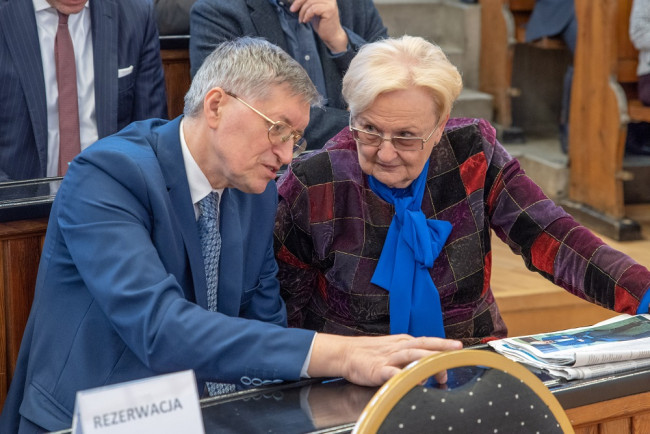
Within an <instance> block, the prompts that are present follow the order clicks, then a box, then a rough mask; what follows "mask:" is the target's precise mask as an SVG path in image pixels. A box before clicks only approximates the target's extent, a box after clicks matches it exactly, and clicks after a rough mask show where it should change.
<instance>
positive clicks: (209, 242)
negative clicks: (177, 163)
mask: <svg viewBox="0 0 650 434" xmlns="http://www.w3.org/2000/svg"><path fill="white" fill-rule="evenodd" d="M199 212H200V213H201V215H200V216H199V220H198V222H197V224H198V229H199V237H200V239H201V250H202V253H203V264H204V265H205V279H206V283H207V286H208V309H209V310H210V311H212V312H216V311H217V288H218V285H219V255H220V254H221V235H220V234H219V193H216V192H212V193H210V194H208V195H207V196H206V197H204V198H203V199H201V200H200V201H199ZM206 387H207V389H208V392H209V394H210V396H215V395H221V394H224V393H228V392H234V391H235V385H234V384H228V383H212V382H208V383H206Z"/></svg>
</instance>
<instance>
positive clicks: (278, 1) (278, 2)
mask: <svg viewBox="0 0 650 434" xmlns="http://www.w3.org/2000/svg"><path fill="white" fill-rule="evenodd" d="M269 3H271V5H272V6H274V7H275V8H276V9H278V10H283V11H284V12H286V13H287V14H289V15H291V16H297V15H296V14H294V13H293V12H291V11H290V10H289V8H290V7H291V4H290V3H289V2H288V1H286V0H269Z"/></svg>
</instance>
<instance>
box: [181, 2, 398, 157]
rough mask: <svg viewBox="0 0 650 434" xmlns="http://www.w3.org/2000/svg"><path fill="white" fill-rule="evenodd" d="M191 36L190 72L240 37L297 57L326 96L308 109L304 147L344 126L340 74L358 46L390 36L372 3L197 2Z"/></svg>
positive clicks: (316, 145) (317, 144) (320, 141)
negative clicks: (260, 40) (261, 40)
mask: <svg viewBox="0 0 650 434" xmlns="http://www.w3.org/2000/svg"><path fill="white" fill-rule="evenodd" d="M190 34H191V38H190V60H191V65H192V72H193V73H194V72H195V71H196V70H197V69H198V68H199V66H201V63H202V62H203V59H205V57H206V56H207V55H208V54H210V52H211V51H212V50H213V49H214V47H215V46H216V45H217V44H219V43H221V42H223V41H227V40H229V39H233V38H236V37H239V36H259V37H263V38H264V39H266V40H268V41H269V42H271V43H273V44H275V45H277V46H279V47H280V48H282V49H283V50H285V51H286V52H287V53H289V54H290V55H291V56H292V57H293V58H294V59H296V60H297V61H298V63H300V64H301V65H302V66H303V67H304V68H305V69H306V70H307V73H308V74H309V77H310V78H311V80H312V81H313V82H314V84H315V85H316V88H317V89H318V91H319V92H320V94H321V95H322V96H323V97H324V98H325V105H324V107H322V108H313V109H312V111H311V114H310V118H311V122H310V124H309V126H308V127H307V129H306V131H305V137H306V139H307V149H316V148H320V147H321V146H323V145H324V144H325V142H326V141H327V140H329V139H330V138H332V137H333V136H334V135H336V134H337V133H338V132H339V131H341V129H343V128H345V127H347V125H348V112H347V107H346V105H345V101H344V100H343V97H342V96H341V82H342V80H343V74H344V73H345V71H346V70H347V68H348V65H349V64H350V60H352V58H353V57H354V55H355V54H356V52H357V50H358V49H359V47H360V46H362V45H363V44H365V43H366V42H373V41H376V40H378V39H381V38H385V37H386V36H388V34H387V31H386V28H385V27H384V24H383V23H382V20H381V17H380V16H379V12H378V11H377V9H376V8H375V6H374V3H373V2H372V0H355V1H349V0H198V1H197V2H196V3H195V4H194V7H193V8H192V12H191V14H190Z"/></svg>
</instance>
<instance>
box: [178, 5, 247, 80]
mask: <svg viewBox="0 0 650 434" xmlns="http://www.w3.org/2000/svg"><path fill="white" fill-rule="evenodd" d="M217 3H219V2H214V1H201V0H199V1H197V2H196V3H194V6H193V7H192V10H191V11H190V72H191V75H192V77H194V74H196V71H197V70H198V69H199V67H200V66H201V64H203V61H204V60H205V58H206V57H208V55H209V54H210V53H212V51H213V50H214V49H215V47H216V46H217V45H219V44H220V43H222V42H225V41H229V40H232V39H235V38H238V37H241V36H244V35H245V31H244V28H243V26H242V23H241V20H240V19H238V18H237V17H243V16H247V14H248V12H247V11H245V10H239V9H240V3H241V2H239V1H237V2H232V4H231V3H230V2H221V4H217ZM253 36H254V35H253Z"/></svg>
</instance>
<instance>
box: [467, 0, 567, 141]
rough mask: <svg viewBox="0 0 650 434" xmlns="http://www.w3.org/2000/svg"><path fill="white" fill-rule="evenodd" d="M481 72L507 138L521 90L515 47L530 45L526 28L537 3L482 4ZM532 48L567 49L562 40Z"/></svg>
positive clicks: (487, 0) (497, 0)
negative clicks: (515, 83)
mask: <svg viewBox="0 0 650 434" xmlns="http://www.w3.org/2000/svg"><path fill="white" fill-rule="evenodd" d="M480 4H481V58H480V65H481V72H480V77H479V90H481V91H483V92H486V93H488V94H490V95H492V97H493V100H494V119H495V122H496V123H497V124H498V125H499V126H500V127H501V128H502V129H503V131H504V138H505V135H506V134H507V131H508V130H511V129H512V128H513V123H512V98H513V97H517V96H519V95H520V93H521V92H520V90H519V89H517V88H514V87H512V68H513V58H514V47H515V44H517V43H526V24H527V23H528V20H529V19H530V15H531V13H532V11H533V8H534V7H535V0H480ZM530 45H532V46H534V47H536V48H540V49H552V50H557V49H565V48H566V45H565V44H564V41H562V39H561V38H542V39H540V40H537V41H533V42H531V43H530Z"/></svg>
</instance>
